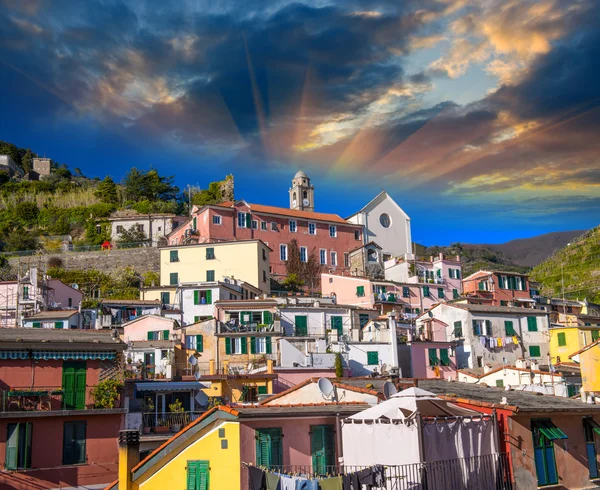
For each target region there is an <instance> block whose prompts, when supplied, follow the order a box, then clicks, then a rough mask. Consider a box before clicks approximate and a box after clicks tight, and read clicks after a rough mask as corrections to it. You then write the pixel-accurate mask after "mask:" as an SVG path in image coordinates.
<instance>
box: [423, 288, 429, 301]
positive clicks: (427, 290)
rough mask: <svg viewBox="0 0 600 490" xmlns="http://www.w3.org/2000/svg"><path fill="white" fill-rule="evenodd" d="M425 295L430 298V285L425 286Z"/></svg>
mask: <svg viewBox="0 0 600 490" xmlns="http://www.w3.org/2000/svg"><path fill="white" fill-rule="evenodd" d="M423 296H425V297H426V298H429V286H423Z"/></svg>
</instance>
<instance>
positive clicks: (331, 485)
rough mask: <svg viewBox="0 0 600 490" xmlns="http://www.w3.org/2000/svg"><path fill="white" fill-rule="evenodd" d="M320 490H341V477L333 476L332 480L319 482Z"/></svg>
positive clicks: (327, 479) (326, 479)
mask: <svg viewBox="0 0 600 490" xmlns="http://www.w3.org/2000/svg"><path fill="white" fill-rule="evenodd" d="M319 486H320V487H321V490H343V487H342V477H341V476H334V477H333V478H325V479H324V480H321V481H320V482H319Z"/></svg>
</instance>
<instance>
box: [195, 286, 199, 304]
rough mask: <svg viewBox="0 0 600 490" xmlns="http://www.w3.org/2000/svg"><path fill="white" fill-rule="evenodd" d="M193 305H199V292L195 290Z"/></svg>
mask: <svg viewBox="0 0 600 490" xmlns="http://www.w3.org/2000/svg"><path fill="white" fill-rule="evenodd" d="M194 304H195V305H199V304H200V291H198V290H197V289H196V290H194Z"/></svg>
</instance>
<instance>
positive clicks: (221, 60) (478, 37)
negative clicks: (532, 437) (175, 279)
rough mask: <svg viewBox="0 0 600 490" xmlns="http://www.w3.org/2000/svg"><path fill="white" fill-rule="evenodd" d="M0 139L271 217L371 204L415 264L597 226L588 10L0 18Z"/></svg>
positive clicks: (210, 9) (506, 5) (454, 6)
mask: <svg viewBox="0 0 600 490" xmlns="http://www.w3.org/2000/svg"><path fill="white" fill-rule="evenodd" d="M0 23H1V24H0V25H2V26H3V29H2V30H1V31H0V91H1V93H2V94H3V95H4V97H3V117H2V119H1V120H0V139H2V140H5V141H10V142H12V143H14V144H16V145H18V146H21V147H29V148H31V149H32V150H33V151H35V152H37V153H39V154H43V155H46V156H49V157H51V158H53V159H54V160H56V161H59V162H61V163H67V164H68V165H69V166H70V167H71V168H74V167H79V168H81V169H82V171H83V172H84V173H85V174H86V175H89V176H100V177H104V176H105V175H106V174H110V175H112V176H113V178H115V179H117V180H119V179H121V178H122V176H123V174H124V172H125V171H126V169H127V168H129V167H130V166H137V167H138V168H149V167H150V166H152V167H154V168H157V169H158V170H159V171H160V172H161V173H164V174H169V175H175V176H176V181H177V183H178V185H180V186H181V187H185V185H187V184H193V185H196V184H199V185H200V186H205V185H207V184H208V182H210V181H212V180H220V179H222V178H223V177H224V175H226V174H228V173H233V174H234V175H235V179H236V197H238V198H243V199H246V200H247V201H249V202H260V203H265V204H273V205H281V206H286V205H287V204H288V196H287V189H288V187H289V183H290V180H291V178H292V176H293V175H294V173H295V172H296V170H297V169H299V168H302V169H303V170H305V171H306V172H307V173H308V174H309V176H310V177H311V178H312V180H313V183H314V185H315V188H316V201H315V204H316V207H317V210H319V211H323V212H337V213H339V214H340V215H342V216H346V215H349V214H351V213H352V212H354V211H356V210H357V209H359V208H360V207H361V206H363V205H364V204H366V203H367V202H368V201H369V200H370V199H371V198H372V197H373V196H374V195H376V194H377V193H378V192H379V191H380V190H381V189H386V190H387V191H388V192H389V193H390V194H391V195H392V196H393V197H394V198H395V199H396V201H397V202H398V203H399V204H400V206H402V207H403V208H404V209H405V210H406V211H407V213H408V214H409V215H410V216H411V218H412V223H413V238H414V239H415V241H418V242H420V243H424V244H447V243H451V242H456V241H460V242H465V243H466V242H471V243H500V242H504V241H507V240H510V239H513V238H521V237H528V236H534V235H537V234H540V233H545V232H549V231H559V230H567V229H584V228H589V227H592V226H596V225H598V221H599V220H598V216H600V157H599V155H600V139H599V138H598V137H597V135H598V131H599V129H600V110H599V109H600V107H599V106H600V84H598V78H599V75H600V73H599V72H600V68H598V65H597V63H596V61H597V59H599V58H600V34H599V33H598V29H597V26H598V25H599V24H600V6H599V4H598V2H594V1H591V0H579V1H561V0H540V1H536V2H533V1H517V0H503V1H499V0H498V1H481V2H477V1H475V2H472V1H466V0H423V1H416V0H415V1H411V0H407V1H403V2H398V1H397V0H344V1H337V2H333V1H327V0H318V1H314V0H310V1H304V2H291V1H287V0H270V1H266V0H245V1H241V0H227V1H221V2H208V1H205V0H194V1H192V0H188V1H181V2H161V3H157V2H150V1H142V0H131V1H117V0H104V1H96V0H88V1H86V2H75V1H69V0H53V1H52V2H48V1H43V0H27V1H23V0H0Z"/></svg>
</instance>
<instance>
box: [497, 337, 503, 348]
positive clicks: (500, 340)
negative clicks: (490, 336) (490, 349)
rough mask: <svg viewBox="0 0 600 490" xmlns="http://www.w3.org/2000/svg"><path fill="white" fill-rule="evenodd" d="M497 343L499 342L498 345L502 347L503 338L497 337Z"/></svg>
mask: <svg viewBox="0 0 600 490" xmlns="http://www.w3.org/2000/svg"><path fill="white" fill-rule="evenodd" d="M496 343H497V344H498V347H502V339H496Z"/></svg>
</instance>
